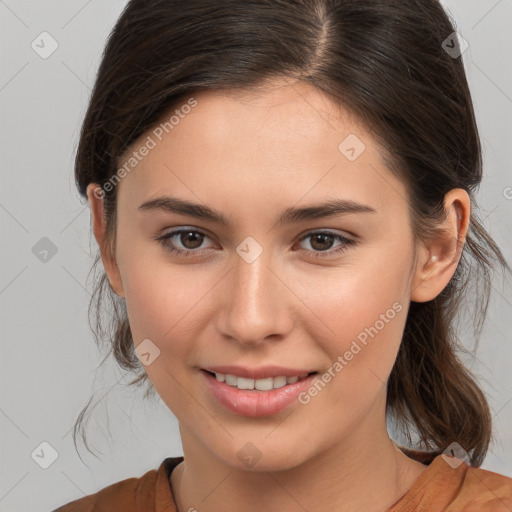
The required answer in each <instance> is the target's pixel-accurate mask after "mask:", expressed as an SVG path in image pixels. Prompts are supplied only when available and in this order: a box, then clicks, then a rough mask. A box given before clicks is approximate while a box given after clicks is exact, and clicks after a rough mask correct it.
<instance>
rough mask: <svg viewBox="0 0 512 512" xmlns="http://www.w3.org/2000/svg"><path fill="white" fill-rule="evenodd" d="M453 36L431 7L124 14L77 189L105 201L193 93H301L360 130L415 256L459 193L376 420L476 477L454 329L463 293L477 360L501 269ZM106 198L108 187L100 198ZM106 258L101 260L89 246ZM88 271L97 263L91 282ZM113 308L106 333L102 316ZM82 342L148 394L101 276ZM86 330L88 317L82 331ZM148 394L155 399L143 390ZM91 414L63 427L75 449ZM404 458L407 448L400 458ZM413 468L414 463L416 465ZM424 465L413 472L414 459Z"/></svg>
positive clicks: (322, 0)
mask: <svg viewBox="0 0 512 512" xmlns="http://www.w3.org/2000/svg"><path fill="white" fill-rule="evenodd" d="M454 26H455V25H454V22H453V21H452V20H451V19H450V17H449V16H448V14H447V13H446V12H445V11H444V9H443V8H442V6H441V5H440V3H439V2H438V1H437V0H378V1H377V0H357V1H354V0H217V1H215V2H211V1H209V0H131V1H129V2H128V4H127V5H126V7H125V9H124V11H123V13H122V14H121V16H120V18H119V19H118V21H117V23H116V25H115V26H114V28H113V30H112V32H111V34H110V36H109V38H108V41H107V44H106V47H105V50H104V53H103V55H102V60H101V64H100V67H99V70H98V74H97V77H96V81H95V84H94V89H93V91H92V95H91V98H90V102H89V105H88V109H87V112H86V115H85V119H84V122H83V125H82V129H81V133H80V139H79V144H78V149H77V154H76V161H75V180H76V185H77V187H78V191H79V193H80V194H81V195H82V196H83V197H84V198H86V189H87V186H88V185H89V184H90V183H92V182H94V183H98V184H99V185H100V186H102V187H103V185H104V184H106V183H107V182H108V181H109V180H111V178H112V176H114V174H115V173H116V170H117V168H118V161H119V157H120V155H122V154H123V152H124V151H125V150H126V149H128V148H129V147H130V146H131V145H132V144H133V143H134V142H135V141H136V140H137V139H138V138H139V137H140V136H141V135H142V134H144V133H145V132H146V131H147V130H148V129H150V128H152V127H154V126H155V125H156V123H157V122H158V121H159V120H161V118H162V116H163V115H164V114H166V113H167V112H169V111H170V110H171V109H173V108H174V107H176V106H177V105H179V104H180V102H182V101H184V98H188V97H190V96H191V95H192V94H194V93H196V92H198V91H202V90H208V89H210V90H223V91H235V90H242V91H255V90H256V89H257V88H258V87H260V86H261V87H264V86H265V84H268V83H269V82H270V81H271V80H275V79H279V78H281V79H283V80H287V79H292V80H294V81H295V80H301V81H302V82H305V83H308V84H310V85H312V86H313V87H315V88H316V89H317V90H318V91H320V92H321V93H323V94H324V95H326V96H327V97H328V98H329V99H330V100H331V101H332V102H333V103H334V104H336V105H341V106H343V107H344V108H345V109H346V110H347V111H349V112H350V113H351V114H353V115H354V116H356V118H357V119H359V120H361V121H362V122H363V123H364V125H365V126H366V127H367V128H368V129H369V130H370V131H371V133H372V135H373V136H374V137H375V140H377V141H378V143H379V144H381V146H382V147H383V148H385V150H386V151H385V158H386V162H387V164H388V166H389V168H390V170H391V171H392V172H393V173H394V174H395V175H396V176H397V177H399V178H400V179H401V180H402V181H403V182H404V183H405V184H406V186H407V190H408V194H409V197H408V200H409V205H410V214H411V226H412V230H413V236H414V240H415V241H421V240H427V239H428V238H429V237H431V236H434V235H435V234H436V233H437V232H438V231H439V229H440V228H439V226H440V222H441V221H442V220H443V219H444V218H445V212H444V202H443V200H444V196H445V194H446V193H447V192H448V191H449V190H451V189H453V188H462V189H464V190H465V191H466V192H467V193H468V194H469V196H470V200H471V213H470V222H469V228H468V234H467V237H466V240H465V242H466V243H463V242H461V241H460V240H459V242H460V248H461V251H462V254H461V255H460V261H459V263H458V265H457V268H456V270H455V273H454V275H453V277H452V279H451V280H450V282H449V284H448V285H447V286H446V287H445V288H444V290H443V291H442V292H441V293H440V294H439V295H438V296H437V297H436V298H434V299H433V300H430V301H428V302H423V303H416V302H412V303H411V304H410V308H409V311H408V316H407V319H406V324H405V328H404V334H403V339H402V341H401V345H400V349H399V351H398V355H397V359H396V362H395V364H394V366H393V369H392V371H391V374H390V377H389V380H388V383H387V412H388V413H390V414H392V415H393V418H394V419H395V420H396V422H397V425H398V426H399V428H400V429H401V430H402V431H403V432H405V434H406V435H407V437H408V442H409V444H410V443H411V442H412V441H411V432H412V433H415V434H417V436H418V439H419V442H418V446H419V447H421V448H423V449H424V450H426V451H423V452H421V453H420V454H419V455H418V454H416V457H418V460H420V458H421V457H423V460H426V461H427V460H432V459H433V457H434V456H435V455H437V454H439V453H441V452H442V451H443V449H445V448H446V447H447V446H449V445H450V444H451V443H452V442H457V443H459V444H460V445H461V446H462V447H463V448H464V449H465V450H466V451H467V452H468V453H469V454H470V463H471V464H472V465H474V466H479V465H480V464H481V463H482V461H483V459H484V457H485V455H486V452H487V450H488V446H489V442H490V440H491V437H492V423H491V414H490V409H489V405H488V403H487V400H486V398H485V395H484V393H483V391H482V390H481V388H480V387H479V385H478V384H477V383H476V380H475V377H474V376H473V375H472V374H471V373H470V371H469V370H468V369H467V368H466V367H465V365H464V364H463V363H462V362H461V359H460V355H459V352H461V351H464V349H463V347H462V345H461V343H460V341H459V339H458V337H457V334H456V329H455V326H454V324H455V319H456V314H457V313H458V312H460V310H461V308H462V302H463V299H464V298H465V296H466V295H467V294H468V289H469V286H470V285H471V284H474V285H475V287H476V290H477V294H476V297H477V299H479V300H477V301H476V302H475V312H474V315H473V318H475V319H476V321H475V346H476V342H477V341H478V336H479V334H480V332H481V327H482V324H483V321H484V319H485V316H486V312H487V306H488V302H489V294H490V287H491V271H492V270H494V268H495V266H494V264H495V263H496V262H498V263H499V264H500V265H501V267H502V269H503V270H505V269H506V270H508V271H509V272H510V267H509V265H508V263H507V262H506V260H505V258H504V257H503V255H502V253H501V251H500V249H499V248H498V246H497V245H496V243H495V242H494V240H493V239H492V237H491V236H490V234H489V233H488V232H487V231H486V230H485V228H484V227H483V224H482V223H481V222H480V220H479V218H478V216H477V209H476V201H475V193H476V191H477V187H478V186H479V184H480V182H481V180H482V151H481V144H480V139H479V134H478V129H477V125H476V120H475V115H474V110H473V104H472V100H471V95H470V91H469V87H468V83H467V79H466V74H465V70H464V65H463V62H462V58H461V57H460V56H458V57H456V58H453V57H452V56H450V55H449V54H448V53H447V52H446V51H445V50H444V49H443V41H445V40H446V39H447V38H448V37H449V36H450V34H452V33H453V32H454V31H455V28H454ZM105 190H107V187H105ZM116 201H117V187H110V191H109V192H108V193H105V194H104V197H103V203H104V208H105V217H106V237H105V241H104V244H107V246H109V250H111V251H112V254H114V253H115V238H116V204H117V203H116ZM102 247H103V246H102ZM99 261H100V254H99V253H98V254H97V257H96V260H95V262H94V265H93V268H94V267H95V266H96V265H97V264H98V262H99ZM105 293H108V298H109V300H110V302H109V304H110V306H111V308H110V312H109V314H110V322H109V324H108V326H107V327H105V325H104V322H103V319H102V314H101V310H102V308H104V307H105V304H104V299H103V297H104V295H105ZM93 306H95V308H96V316H95V323H94V325H92V324H91V328H92V330H93V332H94V334H95V338H96V342H97V343H98V344H99V343H100V341H99V340H103V342H105V343H106V344H107V346H108V347H109V349H110V350H109V353H108V354H107V357H108V356H109V355H110V354H112V353H113V354H114V357H115V359H116V360H117V362H118V364H119V365H120V366H121V368H123V369H124V370H127V371H128V372H130V373H133V374H134V375H135V379H134V380H132V381H131V382H130V384H142V383H144V382H146V384H148V388H147V389H146V395H145V396H146V397H147V396H148V395H149V394H151V390H152V386H151V383H150V382H149V379H148V378H147V375H146V373H145V371H144V369H143V367H142V366H141V364H140V362H139V360H138V358H137V356H136V354H135V350H134V344H133V338H132V334H131V330H130V325H129V321H128V317H127V311H126V306H125V302H124V300H123V299H121V298H120V297H118V296H117V295H116V294H115V292H114V291H113V290H112V288H111V286H110V285H109V282H108V278H107V276H106V274H105V272H103V273H102V274H101V275H100V278H99V280H97V281H96V282H95V289H94V293H93V298H92V300H91V303H90V306H89V314H90V313H91V309H92V307H93ZM90 321H91V318H90ZM153 391H154V390H153ZM89 404H90V401H89V403H88V404H87V405H86V407H85V408H84V409H83V410H82V412H81V413H80V415H79V417H78V419H77V422H76V423H75V429H74V436H73V437H74V439H75V445H76V435H77V432H78V431H79V430H81V432H82V439H83V440H84V441H85V444H86V446H87V442H86V439H85V436H84V430H83V425H82V421H83V419H84V417H85V412H86V409H87V407H88V405H89ZM405 450H406V453H411V454H412V453H413V450H412V447H411V446H410V447H409V448H405ZM422 454H423V455H422ZM425 455H426V457H424V456H425Z"/></svg>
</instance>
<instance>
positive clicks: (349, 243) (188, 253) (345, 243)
mask: <svg viewBox="0 0 512 512" xmlns="http://www.w3.org/2000/svg"><path fill="white" fill-rule="evenodd" d="M191 232H192V233H199V234H201V235H204V236H206V237H208V235H207V234H206V233H203V232H202V231H199V230H197V229H178V230H175V231H171V232H169V233H166V234H165V235H162V236H160V237H157V238H156V240H158V241H159V242H160V244H161V245H162V247H163V248H164V249H166V250H167V251H169V252H170V253H173V254H177V255H179V256H184V257H187V258H194V257H196V255H197V253H199V252H200V249H198V250H191V249H178V248H177V247H175V246H174V245H173V244H172V243H170V242H169V241H168V240H169V239H171V238H174V237H175V236H176V235H180V234H182V233H191ZM314 235H330V236H333V237H334V238H335V239H338V240H339V241H340V242H342V244H341V245H340V246H338V248H337V249H335V250H326V251H316V252H315V251H309V250H307V249H301V250H303V251H306V252H313V254H314V257H315V258H326V257H329V256H333V255H335V254H336V255H337V254H341V253H343V252H345V251H346V250H347V249H349V248H350V247H353V246H356V245H357V243H356V242H355V241H354V240H350V239H349V238H345V237H344V236H341V235H339V234H337V233H331V232H330V231H310V232H309V233H307V234H306V235H304V236H303V237H302V238H301V239H300V240H299V243H300V242H302V241H303V240H306V239H307V238H310V237H312V236H314Z"/></svg>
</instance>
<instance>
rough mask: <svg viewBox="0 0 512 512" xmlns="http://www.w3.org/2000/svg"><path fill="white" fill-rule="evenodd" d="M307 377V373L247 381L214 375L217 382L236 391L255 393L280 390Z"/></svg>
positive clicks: (247, 379) (221, 374)
mask: <svg viewBox="0 0 512 512" xmlns="http://www.w3.org/2000/svg"><path fill="white" fill-rule="evenodd" d="M307 376H308V374H307V373H304V374H302V375H295V376H292V377H286V376H284V375H279V376H277V377H267V378H263V379H249V378H246V377H237V376H236V375H231V374H229V373H227V374H224V373H215V378H216V379H217V380H218V381H219V382H224V383H226V384H227V385H228V386H232V387H235V388H238V389H246V390H257V391H271V390H272V389H278V388H282V387H283V386H286V385H287V384H295V383H296V382H298V381H299V380H303V379H305V378H306V377H307Z"/></svg>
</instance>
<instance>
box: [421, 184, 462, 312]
mask: <svg viewBox="0 0 512 512" xmlns="http://www.w3.org/2000/svg"><path fill="white" fill-rule="evenodd" d="M444 209H445V213H446V219H445V221H444V222H443V224H442V225H441V226H440V228H441V231H440V232H439V233H438V234H437V235H436V236H435V237H434V238H433V239H431V240H429V241H428V242H423V243H422V245H421V248H420V249H419V251H418V255H419V256H418V258H417V263H416V270H415V274H414V278H413V280H412V284H411V300H412V301H413V302H427V301H429V300H432V299H434V298H435V297H437V296H438V295H439V294H440V293H441V292H442V291H443V289H444V288H445V287H446V285H447V284H448V283H449V281H450V279H451V278H452V276H453V274H454V273H455V270H456V269H457V265H458V263H459V261H460V257H461V255H462V249H463V247H464V243H465V241H466V235H467V231H468V227H469V219H470V215H471V201H470V198H469V195H468V193H467V192H466V191H465V190H463V189H460V188H455V189H452V190H450V191H449V192H448V193H447V194H446V195H445V198H444Z"/></svg>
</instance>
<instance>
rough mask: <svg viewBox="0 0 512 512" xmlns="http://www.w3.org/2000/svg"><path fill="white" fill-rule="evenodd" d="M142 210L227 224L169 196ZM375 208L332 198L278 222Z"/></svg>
mask: <svg viewBox="0 0 512 512" xmlns="http://www.w3.org/2000/svg"><path fill="white" fill-rule="evenodd" d="M139 210H142V211H154V210H157V211H158V210H160V211H164V212H168V213H177V214H182V215H188V216H190V217H195V218H197V219H202V220H207V221H211V222H215V223H217V224H221V225H223V226H229V222H228V220H227V219H226V217H225V216H224V215H223V214H222V213H221V212H219V211H216V210H214V209H212V208H210V207H209V206H206V205H202V204H197V203H191V202H189V201H185V200H183V199H179V198H177V197H171V196H162V197H156V198H154V199H150V200H148V201H145V202H144V203H142V204H141V205H140V206H139ZM376 211H377V210H375V208H372V207H371V206H369V205H367V204H361V203H357V202H355V201H351V200H347V199H333V200H331V201H327V202H325V203H322V204H316V205H310V206H305V207H302V208H293V207H291V208H286V209H285V210H284V211H283V212H282V214H281V216H280V217H279V219H278V221H277V223H278V224H281V225H283V224H293V223H298V222H302V221H306V220H314V219H320V218H325V217H333V216H337V215H347V214H351V213H376Z"/></svg>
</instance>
